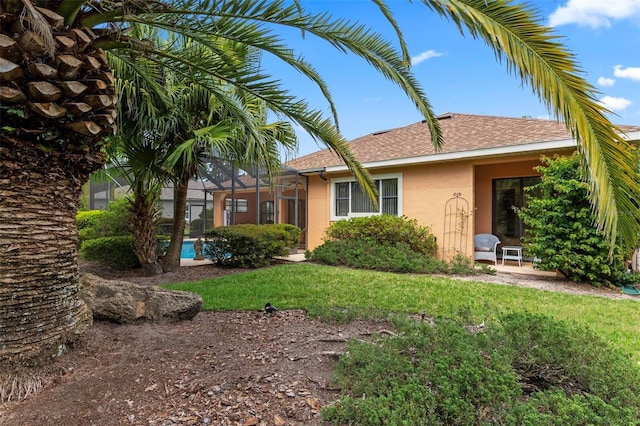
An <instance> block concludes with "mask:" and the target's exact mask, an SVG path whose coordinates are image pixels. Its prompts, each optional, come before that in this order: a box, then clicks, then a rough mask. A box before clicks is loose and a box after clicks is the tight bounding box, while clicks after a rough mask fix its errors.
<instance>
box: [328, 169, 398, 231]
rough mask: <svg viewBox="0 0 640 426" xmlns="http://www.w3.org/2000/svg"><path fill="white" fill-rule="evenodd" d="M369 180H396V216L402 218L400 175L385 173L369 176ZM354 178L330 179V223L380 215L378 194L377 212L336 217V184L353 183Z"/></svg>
mask: <svg viewBox="0 0 640 426" xmlns="http://www.w3.org/2000/svg"><path fill="white" fill-rule="evenodd" d="M371 178H372V179H373V180H374V181H375V180H385V179H398V216H402V192H403V191H402V173H386V174H381V175H371ZM355 181H356V180H355V178H353V177H351V176H349V177H343V178H334V179H331V191H330V198H331V200H330V201H331V202H330V203H329V208H330V209H331V211H330V218H331V221H337V220H343V219H349V218H352V217H366V216H379V215H381V214H382V212H381V209H382V198H381V197H382V195H381V194H378V212H374V213H351V211H349V213H348V214H347V216H336V183H344V182H349V183H350V182H355ZM349 210H351V202H349Z"/></svg>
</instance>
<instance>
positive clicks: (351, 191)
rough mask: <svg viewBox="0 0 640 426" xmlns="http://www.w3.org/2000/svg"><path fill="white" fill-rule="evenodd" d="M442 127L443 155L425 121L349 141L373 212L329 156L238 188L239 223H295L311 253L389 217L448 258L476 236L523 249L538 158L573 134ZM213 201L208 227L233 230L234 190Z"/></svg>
mask: <svg viewBox="0 0 640 426" xmlns="http://www.w3.org/2000/svg"><path fill="white" fill-rule="evenodd" d="M438 120H439V123H440V126H441V128H442V133H443V136H444V146H443V148H442V149H441V150H440V151H439V152H436V151H435V150H434V148H433V146H432V144H431V142H430V136H429V130H428V126H427V124H426V123H425V122H418V123H414V124H410V125H408V126H405V127H399V128H395V129H390V130H383V131H377V132H374V133H371V134H368V135H365V136H362V137H359V138H357V139H354V140H353V141H351V142H350V146H351V149H352V151H353V152H354V154H355V156H356V158H357V159H358V160H359V161H360V162H361V163H362V164H363V165H364V167H366V168H367V170H369V172H370V173H371V175H372V176H373V178H374V179H375V181H376V183H377V185H378V189H379V192H380V199H379V203H378V205H379V207H378V209H374V208H373V206H372V204H371V203H370V202H369V201H368V199H367V198H366V197H365V196H364V195H363V193H362V191H361V189H360V187H359V186H358V185H357V184H355V181H354V178H353V177H352V176H351V174H350V173H349V170H348V169H347V167H346V166H345V165H344V164H343V163H342V162H341V161H340V159H339V158H338V157H337V156H336V155H335V154H333V153H332V152H331V151H330V150H328V149H325V150H321V151H318V152H315V153H312V154H309V155H305V156H303V157H300V158H297V159H294V160H292V161H289V162H287V163H286V171H285V173H283V176H281V177H280V178H279V179H278V180H277V182H276V184H275V185H274V186H273V188H269V187H268V186H267V184H266V182H262V181H260V180H255V179H247V180H245V181H244V183H243V186H238V185H236V186H235V187H234V191H233V193H234V196H235V198H236V200H238V201H237V206H236V207H237V208H236V211H235V212H234V213H235V214H234V218H235V223H256V222H259V223H272V222H275V223H292V224H296V225H298V226H300V227H301V228H302V229H303V234H304V236H303V241H302V242H303V245H304V247H305V248H306V249H313V248H315V247H317V246H318V245H320V244H321V243H322V238H323V236H324V231H325V229H326V228H327V227H328V226H329V225H330V223H331V222H333V221H336V220H341V219H345V218H349V217H354V216H363V215H371V214H381V213H388V214H394V215H404V216H407V217H409V218H412V219H417V221H418V222H419V223H420V224H421V225H425V226H430V227H431V229H432V231H433V233H434V235H435V236H436V238H437V241H438V245H439V250H440V252H439V254H440V255H441V256H443V257H445V258H446V257H449V256H451V255H453V254H456V253H463V254H466V255H471V253H472V250H473V235H474V234H477V233H492V234H495V235H497V236H498V237H499V238H500V240H501V242H502V244H503V245H519V243H520V238H521V237H522V235H523V232H524V229H523V225H522V222H521V221H520V220H519V218H518V216H517V215H516V214H515V212H514V210H513V206H522V205H523V203H526V197H525V193H524V191H523V188H524V187H526V186H529V185H532V184H534V183H535V182H536V181H537V180H538V179H539V174H538V173H537V172H536V171H535V170H534V168H535V167H536V166H538V165H540V164H541V163H540V158H541V156H553V155H556V154H559V155H569V154H571V153H573V152H574V151H575V149H576V142H575V140H574V139H573V138H572V137H571V133H570V132H569V131H567V130H566V128H565V127H564V125H563V124H561V123H558V122H556V121H551V120H539V119H532V118H510V117H493V116H481V115H471V114H460V113H447V114H442V115H440V116H438ZM620 128H621V129H622V130H623V131H624V132H625V133H626V137H628V138H629V139H631V140H638V139H640V126H620ZM256 182H257V183H258V184H257V185H256ZM256 188H258V190H257V191H256ZM213 197H214V204H213V210H214V219H213V223H214V225H215V226H220V225H223V224H225V222H224V220H225V218H227V222H226V223H229V221H228V217H229V209H230V207H232V206H231V192H230V189H229V188H228V187H225V188H224V189H219V190H215V191H213ZM256 206H259V207H258V208H256ZM225 208H226V210H227V213H225Z"/></svg>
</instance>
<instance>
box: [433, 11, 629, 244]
mask: <svg viewBox="0 0 640 426" xmlns="http://www.w3.org/2000/svg"><path fill="white" fill-rule="evenodd" d="M423 3H424V4H425V5H427V6H428V7H429V8H431V9H432V10H434V11H436V12H437V13H439V14H440V15H442V16H445V17H447V18H448V19H451V20H452V21H453V22H454V23H455V24H456V25H457V26H458V28H459V29H460V31H461V32H463V33H464V30H465V29H466V30H467V31H469V33H470V34H471V35H472V36H473V37H474V38H481V39H482V40H484V41H485V42H486V43H487V44H488V45H489V46H490V47H491V48H492V49H493V50H494V52H495V55H496V57H497V59H498V60H499V61H503V60H504V61H505V62H506V63H507V66H508V69H509V70H510V71H511V72H512V73H514V74H516V75H517V76H518V77H519V78H520V79H521V80H522V81H523V82H524V83H526V84H527V85H529V86H530V87H531V88H532V90H533V92H534V93H535V94H536V95H537V96H538V97H539V98H540V99H541V100H542V101H543V102H544V103H545V105H546V106H547V108H548V109H549V111H550V112H551V113H552V114H553V115H554V116H556V117H557V118H558V119H559V120H561V121H563V122H564V123H565V125H566V126H567V128H568V129H569V130H570V131H571V132H572V134H573V136H574V137H575V139H576V141H577V144H578V149H579V152H580V153H581V154H582V156H583V158H584V161H583V167H584V169H585V172H586V175H587V176H588V177H589V183H590V195H591V199H592V205H593V206H594V210H595V212H596V216H597V221H598V225H599V226H600V227H601V228H602V230H603V231H604V233H605V235H606V236H607V237H608V239H609V241H610V242H611V245H612V248H613V246H614V245H615V244H616V242H617V243H618V244H620V245H622V246H623V247H627V248H628V247H629V246H633V245H636V244H637V238H638V237H637V236H638V232H639V230H640V217H639V215H638V214H637V211H636V213H635V214H632V213H631V212H633V211H634V210H633V209H634V207H635V208H637V207H636V206H635V202H634V200H637V199H640V182H639V181H638V175H637V171H636V167H637V165H636V164H635V163H634V161H633V157H632V155H631V147H630V145H629V143H628V142H627V141H626V140H625V139H624V136H623V135H622V132H621V131H620V130H619V129H618V128H617V127H616V126H615V125H613V124H612V123H611V122H610V121H609V119H607V117H606V114H607V113H609V111H608V110H607V109H606V108H605V107H604V106H602V105H601V104H599V103H598V102H597V100H596V94H597V93H596V91H595V89H594V88H593V86H591V85H590V84H589V83H588V82H587V81H586V80H585V79H584V78H583V77H582V75H581V74H582V73H581V70H580V68H579V67H578V65H577V63H576V61H575V57H574V55H573V54H572V53H571V52H570V51H568V50H567V49H566V48H565V47H563V46H562V44H560V43H559V42H558V39H559V36H557V35H555V34H553V33H552V30H551V29H549V28H546V27H544V26H543V25H542V20H541V17H540V16H539V14H538V13H537V12H536V11H535V10H534V9H533V8H532V7H531V6H527V5H523V4H513V3H512V2H511V1H506V0H499V1H491V2H487V1H485V0H447V1H438V0H423Z"/></svg>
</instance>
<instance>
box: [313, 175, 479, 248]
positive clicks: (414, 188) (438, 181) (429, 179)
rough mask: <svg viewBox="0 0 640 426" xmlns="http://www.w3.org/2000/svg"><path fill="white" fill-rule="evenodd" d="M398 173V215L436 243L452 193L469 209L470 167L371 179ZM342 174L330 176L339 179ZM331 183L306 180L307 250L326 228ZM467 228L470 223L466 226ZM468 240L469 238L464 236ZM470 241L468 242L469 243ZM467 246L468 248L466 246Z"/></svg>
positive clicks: (470, 190)
mask: <svg viewBox="0 0 640 426" xmlns="http://www.w3.org/2000/svg"><path fill="white" fill-rule="evenodd" d="M398 172H401V173H402V188H401V190H400V191H401V194H402V214H403V215H404V216H407V217H409V218H412V219H416V220H417V221H418V223H419V224H420V225H423V226H430V227H431V229H432V231H433V233H434V235H436V238H438V240H439V241H440V240H441V239H442V238H443V237H442V235H443V232H444V209H445V203H446V202H447V200H448V199H450V198H452V197H453V194H454V193H455V192H457V193H462V196H463V197H466V198H467V200H468V201H469V204H470V205H471V197H472V194H473V166H472V164H471V163H446V164H444V163H443V164H434V165H429V166H413V167H405V168H403V169H394V168H389V169H384V170H371V173H372V175H374V177H375V175H376V174H387V173H398ZM343 176H346V174H340V175H335V176H331V177H333V178H335V177H343ZM330 185H331V179H329V181H327V182H325V181H323V180H321V179H320V178H319V177H310V179H309V200H308V202H309V226H308V240H307V249H310V250H313V249H314V248H315V247H317V246H318V245H320V244H322V238H323V236H324V232H325V229H326V227H327V226H329V224H330V211H329V209H330V205H331V204H330V202H331V200H330V194H331V190H330V188H331V186H330ZM469 224H470V226H471V221H470V222H469ZM468 238H471V239H472V238H473V237H472V236H468ZM469 241H471V240H469ZM467 245H468V244H467Z"/></svg>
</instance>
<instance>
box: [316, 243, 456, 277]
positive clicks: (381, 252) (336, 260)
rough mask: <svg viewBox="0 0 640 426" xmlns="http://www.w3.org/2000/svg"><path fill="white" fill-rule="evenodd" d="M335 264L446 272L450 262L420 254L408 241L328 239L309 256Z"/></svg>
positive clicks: (374, 268) (404, 270)
mask: <svg viewBox="0 0 640 426" xmlns="http://www.w3.org/2000/svg"><path fill="white" fill-rule="evenodd" d="M306 257H307V258H308V259H310V260H312V261H315V262H320V263H324V264H327V265H334V266H349V267H351V268H358V269H371V270H378V271H387V272H405V273H406V272H412V273H436V272H442V273H445V272H447V271H448V267H447V264H446V263H445V262H442V261H440V260H438V259H436V258H435V257H432V256H427V255H424V254H422V253H416V252H414V251H413V250H411V248H410V247H409V246H407V245H406V244H400V243H398V244H396V245H395V246H392V245H381V244H376V243H367V242H364V241H360V240H336V241H326V242H325V243H324V244H322V245H321V246H319V247H316V249H315V250H313V252H311V253H309V254H308V255H307V256H306Z"/></svg>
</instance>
